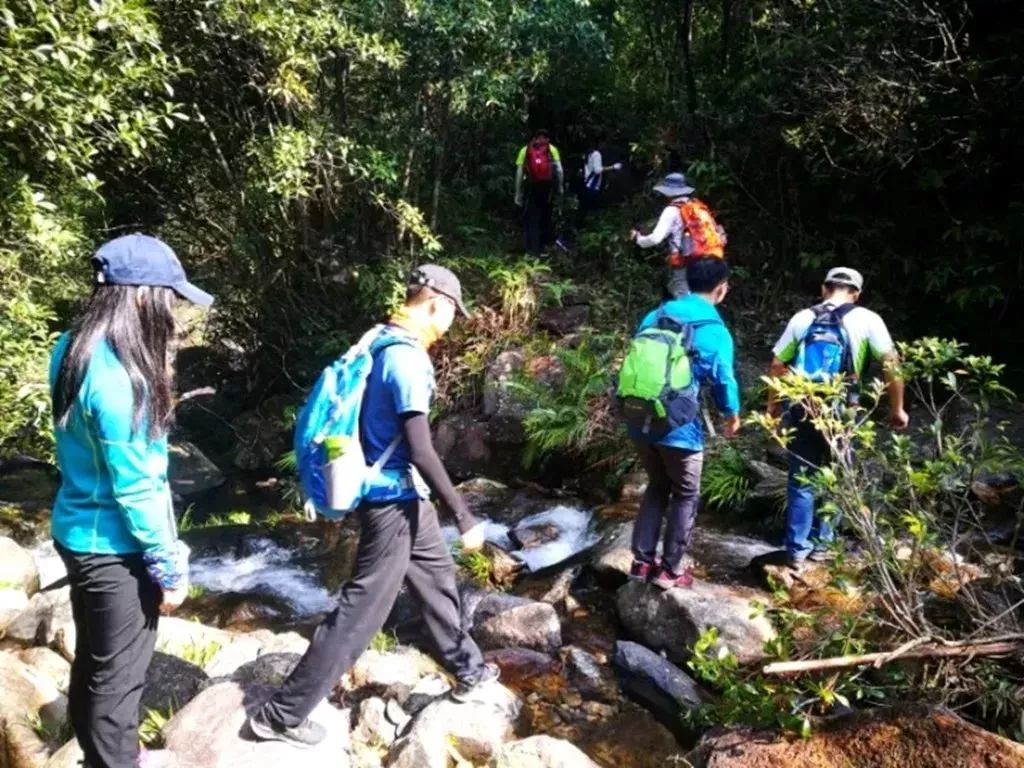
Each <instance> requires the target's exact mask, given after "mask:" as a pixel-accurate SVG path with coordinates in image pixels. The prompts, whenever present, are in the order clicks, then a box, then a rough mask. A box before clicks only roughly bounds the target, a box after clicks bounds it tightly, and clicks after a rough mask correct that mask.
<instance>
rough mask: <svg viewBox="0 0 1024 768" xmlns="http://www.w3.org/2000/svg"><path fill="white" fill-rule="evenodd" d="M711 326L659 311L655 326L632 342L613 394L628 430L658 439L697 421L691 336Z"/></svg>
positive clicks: (698, 406)
mask: <svg viewBox="0 0 1024 768" xmlns="http://www.w3.org/2000/svg"><path fill="white" fill-rule="evenodd" d="M714 322H718V321H717V320H703V321H700V322H697V323H685V322H682V321H680V320H677V319H675V318H674V317H671V316H670V315H669V314H667V313H666V312H665V311H664V309H659V310H658V314H657V315H656V316H655V319H654V324H653V325H651V326H650V327H648V328H644V329H643V330H642V331H640V332H639V333H637V334H636V336H634V337H633V341H632V342H631V343H630V345H629V352H627V353H626V359H625V360H623V361H622V370H621V371H620V372H619V384H618V388H617V389H616V397H617V400H618V404H619V412H620V414H621V415H622V418H623V420H624V421H625V422H626V424H627V425H629V426H630V427H633V428H635V429H637V430H639V431H640V432H641V433H642V434H644V435H645V436H648V437H652V438H659V437H662V436H664V435H666V434H668V433H669V432H671V431H672V430H673V429H676V428H677V427H681V426H683V425H684V424H689V423H690V422H691V421H693V420H694V419H695V418H697V413H698V411H699V410H700V402H699V395H700V383H699V382H698V381H697V379H696V377H695V376H694V375H693V366H692V360H691V357H692V356H693V354H694V349H693V332H694V330H695V329H696V328H698V327H699V326H701V325H707V324H709V323H714Z"/></svg>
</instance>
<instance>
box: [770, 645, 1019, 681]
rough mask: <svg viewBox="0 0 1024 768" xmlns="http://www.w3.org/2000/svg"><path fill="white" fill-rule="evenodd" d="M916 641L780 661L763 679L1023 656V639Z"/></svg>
mask: <svg viewBox="0 0 1024 768" xmlns="http://www.w3.org/2000/svg"><path fill="white" fill-rule="evenodd" d="M918 642H919V641H917V640H915V641H913V642H910V643H906V644H904V645H902V646H900V647H899V648H897V649H896V650H894V651H884V652H880V653H860V654H852V655H849V656H836V657H833V658H830V659H807V660H805V661H780V662H776V663H775V664H769V665H767V666H766V667H765V668H764V669H763V670H761V671H762V673H763V674H766V675H797V674H803V673H804V672H820V671H822V670H826V669H846V668H849V667H859V666H863V665H866V664H873V665H875V666H876V667H880V666H882V665H883V664H888V663H889V662H892V661H895V660H896V659H948V658H965V657H974V656H1003V655H1006V654H1008V653H1014V652H1024V635H1013V636H1008V637H1004V638H996V639H992V638H988V639H985V640H971V641H964V642H954V643H943V642H929V643H927V644H920V645H919V644H918Z"/></svg>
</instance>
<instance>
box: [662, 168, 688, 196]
mask: <svg viewBox="0 0 1024 768" xmlns="http://www.w3.org/2000/svg"><path fill="white" fill-rule="evenodd" d="M654 191H655V192H657V193H659V194H661V195H664V196H665V197H682V196H683V195H692V194H693V193H694V192H696V190H695V189H694V188H693V187H691V186H690V185H689V184H687V183H686V177H685V176H684V175H683V174H681V173H670V174H669V175H668V176H666V177H665V178H664V179H662V180H661V181H660V182H659V183H658V184H657V185H656V186H655V187H654Z"/></svg>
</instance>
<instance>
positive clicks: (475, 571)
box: [454, 546, 493, 587]
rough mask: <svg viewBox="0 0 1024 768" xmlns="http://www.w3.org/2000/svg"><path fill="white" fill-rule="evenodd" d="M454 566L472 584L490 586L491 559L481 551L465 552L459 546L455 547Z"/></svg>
mask: <svg viewBox="0 0 1024 768" xmlns="http://www.w3.org/2000/svg"><path fill="white" fill-rule="evenodd" d="M454 557H455V564H456V565H457V566H459V568H461V569H462V570H463V571H464V572H465V573H466V575H467V576H469V578H470V580H471V581H473V583H474V584H476V585H477V586H481V587H488V586H490V584H491V572H492V570H493V565H492V564H491V559H490V558H489V557H487V555H486V553H484V552H482V551H479V550H478V551H476V552H466V551H464V550H463V549H462V547H461V546H458V547H456V550H455V553H454Z"/></svg>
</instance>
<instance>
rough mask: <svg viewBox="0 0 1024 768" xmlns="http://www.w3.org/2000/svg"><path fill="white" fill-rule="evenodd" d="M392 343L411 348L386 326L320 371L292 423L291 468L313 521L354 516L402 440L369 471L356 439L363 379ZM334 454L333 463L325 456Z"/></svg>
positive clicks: (386, 450)
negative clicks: (293, 424)
mask: <svg viewBox="0 0 1024 768" xmlns="http://www.w3.org/2000/svg"><path fill="white" fill-rule="evenodd" d="M393 344H410V345H411V344H412V341H411V340H409V339H406V338H404V337H402V336H400V335H397V334H389V333H386V332H385V326H383V325H378V326H375V327H374V328H371V329H370V330H369V331H367V332H366V333H365V334H363V336H362V338H360V339H359V341H358V342H356V344H355V345H353V346H352V347H351V348H349V350H348V351H347V352H346V353H345V354H344V355H342V356H341V357H340V358H339V359H338V360H336V361H335V362H334V363H332V364H331V365H329V366H327V368H325V369H324V371H323V373H321V374H320V378H318V379H317V381H316V384H315V385H314V386H313V390H312V391H311V392H310V393H309V397H308V398H307V399H306V402H305V404H304V405H303V406H302V410H300V411H299V415H298V418H297V419H296V422H295V437H294V448H295V463H296V466H297V468H298V472H299V486H300V488H301V490H302V498H303V502H304V503H303V509H304V510H305V512H306V516H307V517H308V518H309V519H310V520H313V519H315V517H316V515H317V514H318V513H319V514H320V515H322V516H323V517H326V518H328V519H331V520H337V519H339V518H342V517H344V516H345V515H347V514H348V513H349V512H351V511H353V510H354V509H355V508H356V507H357V506H359V502H360V501H362V499H363V497H364V496H365V495H366V486H367V481H368V480H372V479H373V478H375V477H376V476H377V475H379V474H381V473H382V472H383V469H384V465H385V464H386V463H387V461H388V459H390V458H391V455H392V454H393V453H394V451H395V448H397V447H398V444H399V442H400V441H401V439H402V436H401V434H399V435H397V436H396V437H395V439H394V440H392V441H391V444H390V445H388V447H387V448H386V449H385V451H384V453H382V454H381V456H380V458H379V459H377V461H376V462H374V463H373V465H372V466H367V464H366V457H365V455H364V454H363V446H362V443H361V441H360V439H359V414H360V411H361V410H362V404H363V393H364V392H365V390H366V380H367V379H368V378H369V376H370V371H371V370H373V361H374V358H375V356H376V355H377V354H378V353H379V352H381V351H382V350H383V349H385V348H387V347H389V346H391V345H393ZM329 450H330V452H331V453H333V454H340V455H337V456H336V457H335V458H333V459H331V458H330V457H329V455H328V452H329Z"/></svg>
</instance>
